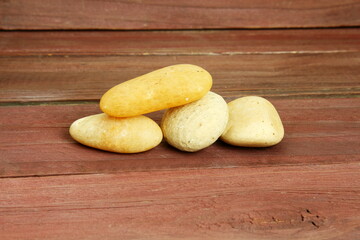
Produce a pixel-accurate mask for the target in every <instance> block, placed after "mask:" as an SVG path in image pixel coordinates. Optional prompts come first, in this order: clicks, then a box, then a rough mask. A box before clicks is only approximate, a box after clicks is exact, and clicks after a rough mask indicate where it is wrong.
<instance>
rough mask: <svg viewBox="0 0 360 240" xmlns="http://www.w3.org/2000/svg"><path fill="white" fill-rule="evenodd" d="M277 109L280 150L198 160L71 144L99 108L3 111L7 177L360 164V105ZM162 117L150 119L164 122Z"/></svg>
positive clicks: (218, 148)
mask: <svg viewBox="0 0 360 240" xmlns="http://www.w3.org/2000/svg"><path fill="white" fill-rule="evenodd" d="M271 101H272V102H273V103H274V105H275V106H276V107H277V109H278V111H279V114H280V116H281V118H282V120H283V122H284V127H285V138H284V140H283V141H282V142H281V143H280V144H279V145H276V146H274V147H271V148H263V149H261V148H240V147H232V146H229V145H227V144H225V143H222V142H220V141H218V142H217V143H216V144H215V145H212V146H211V147H209V148H206V149H204V150H202V151H200V152H197V153H185V152H180V151H178V150H175V149H174V148H172V147H170V146H169V145H167V144H166V143H165V142H163V143H162V144H160V146H158V147H156V148H155V149H153V150H151V151H148V152H145V153H140V154H116V153H109V152H104V151H100V150H96V149H92V148H88V147H85V146H83V145H80V144H78V143H76V142H75V141H74V140H72V139H71V137H70V135H69V133H68V130H69V126H70V124H71V123H72V122H73V121H75V120H76V119H78V118H81V117H84V116H88V115H91V114H96V113H99V112H100V110H99V108H98V105H97V104H81V105H53V106H14V107H10V106H9V107H1V108H0V122H1V126H0V132H1V138H0V155H1V156H2V159H1V162H0V163H1V164H0V177H14V176H34V175H68V174H86V173H108V172H123V171H155V170H156V171H158V170H162V169H166V170H179V169H194V168H196V169H200V168H234V167H241V166H252V167H259V166H283V165H304V166H306V165H309V164H330V163H333V164H336V163H354V162H358V161H360V132H359V127H360V122H359V119H360V112H359V111H358V110H359V109H360V98H349V99H294V100H289V99H282V100H276V99H274V100H271ZM162 113H163V112H156V113H153V114H150V115H149V116H150V117H151V118H153V119H154V120H155V121H157V122H159V121H160V119H161V117H162ZM24 116H26V118H24Z"/></svg>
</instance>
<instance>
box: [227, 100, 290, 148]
mask: <svg viewBox="0 0 360 240" xmlns="http://www.w3.org/2000/svg"><path fill="white" fill-rule="evenodd" d="M228 107H229V121H228V124H227V127H226V129H225V131H224V133H223V134H222V136H221V140H223V141H224V142H226V143H229V144H231V145H235V146H242V147H269V146H272V145H275V144H277V143H279V142H280V141H281V140H282V139H283V137H284V127H283V124H282V122H281V119H280V116H279V114H278V112H277V111H276V109H275V107H274V106H273V105H272V104H271V103H270V102H269V101H268V100H266V99H265V98H262V97H257V96H248V97H242V98H238V99H236V100H234V101H232V102H229V103H228Z"/></svg>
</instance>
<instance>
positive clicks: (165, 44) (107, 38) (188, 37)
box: [0, 28, 360, 56]
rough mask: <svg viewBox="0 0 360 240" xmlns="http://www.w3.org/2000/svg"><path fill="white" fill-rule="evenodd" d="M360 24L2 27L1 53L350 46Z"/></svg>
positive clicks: (357, 44) (356, 41)
mask: <svg viewBox="0 0 360 240" xmlns="http://www.w3.org/2000/svg"><path fill="white" fill-rule="evenodd" d="M359 49H360V29H359V28H349V29H305V30H304V29H296V30H294V29H289V30H256V31H254V30H220V31H219V30H218V31H213V30H207V31H195V30H194V31H35V32H34V31H14V32H0V55H1V56H14V55H15V56H19V55H20V56H24V55H26V56H27V55H36V56H38V55H62V56H64V55H67V56H72V55H75V56H77V55H91V56H96V55H100V56H104V55H108V56H109V55H111V56H114V55H127V56H128V55H130V56H134V55H140V56H144V55H145V56H148V55H219V54H222V55H226V54H227V55H234V54H281V53H290V52H292V53H296V52H298V53H322V52H327V53H328V52H352V51H357V52H358V51H359Z"/></svg>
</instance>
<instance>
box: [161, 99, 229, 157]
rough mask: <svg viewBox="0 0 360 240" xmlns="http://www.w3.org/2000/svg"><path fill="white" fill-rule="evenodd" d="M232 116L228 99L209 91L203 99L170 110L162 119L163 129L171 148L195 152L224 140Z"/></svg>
mask: <svg viewBox="0 0 360 240" xmlns="http://www.w3.org/2000/svg"><path fill="white" fill-rule="evenodd" d="M228 116H229V113H228V108H227V104H226V102H225V100H224V99H223V98H222V97H221V96H220V95H218V94H216V93H213V92H208V93H207V94H206V95H205V96H204V97H203V98H201V99H200V100H197V101H195V102H192V103H189V104H186V105H183V106H180V107H175V108H171V109H168V110H167V111H166V112H165V114H164V116H163V118H162V122H161V129H162V130H163V134H164V138H165V140H166V141H167V142H168V143H169V144H170V145H172V146H174V147H176V148H178V149H180V150H182V151H188V152H195V151H198V150H201V149H203V148H206V147H208V146H210V145H211V144H213V143H214V142H215V141H216V140H217V139H218V138H219V137H220V135H221V134H222V132H223V131H224V129H225V127H226V124H227V121H228Z"/></svg>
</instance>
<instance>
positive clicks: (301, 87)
mask: <svg viewBox="0 0 360 240" xmlns="http://www.w3.org/2000/svg"><path fill="white" fill-rule="evenodd" d="M179 63H191V64H195V65H199V66H202V67H203V68H205V69H206V70H207V71H209V72H210V73H211V74H212V76H213V82H214V85H213V88H212V89H213V91H215V92H218V93H219V94H221V95H223V96H224V97H234V96H240V95H263V96H267V97H278V98H284V97H286V98H296V97H314V96H322V97H324V96H327V97H328V96H342V97H345V96H351V95H355V96H356V95H359V93H360V85H359V79H358V77H357V76H359V74H360V52H355V53H322V54H321V53H320V54H318V53H315V54H292V53H288V54H254V55H225V56H224V55H220V56H218V55H216V56H106V57H89V56H87V57H54V56H50V57H46V56H42V57H2V58H0V78H1V81H0V102H18V101H21V102H29V101H30V102H41V101H62V100H98V99H100V97H101V96H102V95H103V94H104V93H105V92H106V91H107V90H108V89H109V88H111V87H113V86H115V85H117V84H119V83H121V82H124V81H126V80H129V79H132V78H134V77H137V76H140V75H142V74H145V73H148V72H150V71H153V70H156V69H158V68H162V67H165V66H168V65H172V64H179Z"/></svg>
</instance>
